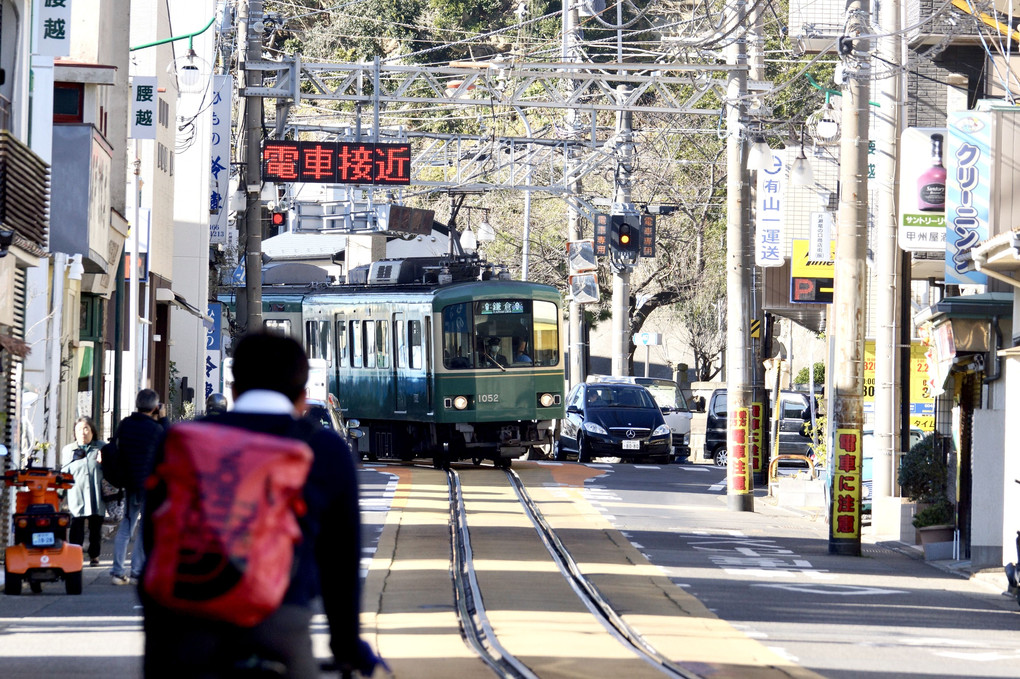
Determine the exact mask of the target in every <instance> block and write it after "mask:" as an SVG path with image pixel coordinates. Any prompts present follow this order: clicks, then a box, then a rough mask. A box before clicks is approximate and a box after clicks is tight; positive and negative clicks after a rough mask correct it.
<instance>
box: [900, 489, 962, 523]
mask: <svg viewBox="0 0 1020 679" xmlns="http://www.w3.org/2000/svg"><path fill="white" fill-rule="evenodd" d="M955 515H956V509H955V508H954V507H953V503H952V502H950V501H949V500H948V499H947V498H946V497H945V496H943V497H939V498H936V499H935V500H934V501H933V502H932V503H931V504H930V505H928V506H927V507H923V508H921V509H919V510H918V511H917V514H915V515H914V520H913V521H912V522H911V523H913V524H914V528H924V527H925V526H941V525H945V524H954V523H955V522H956V516H955Z"/></svg>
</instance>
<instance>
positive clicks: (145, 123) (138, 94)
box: [128, 75, 157, 139]
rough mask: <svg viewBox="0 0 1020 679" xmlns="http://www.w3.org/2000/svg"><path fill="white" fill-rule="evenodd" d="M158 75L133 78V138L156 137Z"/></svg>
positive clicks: (131, 133)
mask: <svg viewBox="0 0 1020 679" xmlns="http://www.w3.org/2000/svg"><path fill="white" fill-rule="evenodd" d="M156 87H157V80H156V76H141V75H136V76H135V77H134V78H132V79H131V131H130V134H129V135H128V136H129V137H130V138H131V139H155V138H156V121H157V116H156Z"/></svg>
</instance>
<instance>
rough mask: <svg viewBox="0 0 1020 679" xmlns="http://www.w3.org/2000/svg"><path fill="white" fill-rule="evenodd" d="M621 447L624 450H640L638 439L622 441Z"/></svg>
mask: <svg viewBox="0 0 1020 679" xmlns="http://www.w3.org/2000/svg"><path fill="white" fill-rule="evenodd" d="M623 449H624V450H641V442H640V441H624V442H623Z"/></svg>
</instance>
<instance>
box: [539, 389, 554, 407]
mask: <svg viewBox="0 0 1020 679" xmlns="http://www.w3.org/2000/svg"><path fill="white" fill-rule="evenodd" d="M538 403H539V405H541V406H542V407H543V408H548V407H549V406H551V405H553V404H555V403H556V397H555V396H553V395H552V394H549V393H545V394H542V395H541V396H539V397H538Z"/></svg>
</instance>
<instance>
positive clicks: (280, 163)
mask: <svg viewBox="0 0 1020 679" xmlns="http://www.w3.org/2000/svg"><path fill="white" fill-rule="evenodd" d="M262 178H263V179H264V180H265V181H268V182H310V183H317V184H386V185H393V184H398V185H406V184H410V183H411V145H410V144H370V143H355V142H321V141H267V142H266V143H265V145H264V146H263V148H262Z"/></svg>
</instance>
